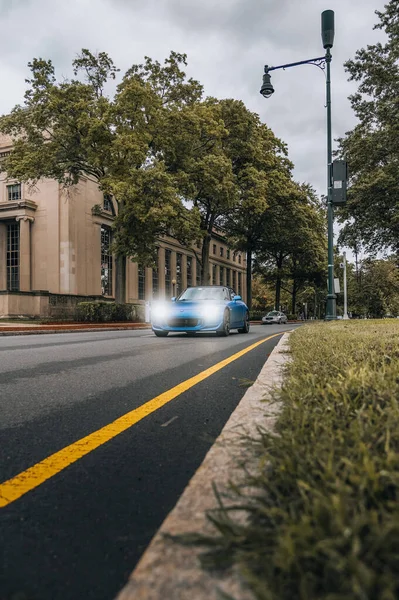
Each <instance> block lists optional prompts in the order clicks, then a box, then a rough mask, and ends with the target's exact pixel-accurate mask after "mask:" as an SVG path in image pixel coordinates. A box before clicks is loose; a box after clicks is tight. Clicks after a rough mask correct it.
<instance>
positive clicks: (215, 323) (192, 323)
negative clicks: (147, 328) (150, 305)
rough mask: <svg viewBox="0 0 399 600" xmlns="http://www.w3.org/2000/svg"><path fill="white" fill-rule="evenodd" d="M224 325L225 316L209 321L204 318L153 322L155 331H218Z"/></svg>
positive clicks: (177, 318) (171, 318) (172, 318)
mask: <svg viewBox="0 0 399 600" xmlns="http://www.w3.org/2000/svg"><path fill="white" fill-rule="evenodd" d="M222 325H223V316H220V317H217V318H216V319H212V320H208V319H204V318H203V317H198V318H196V317H184V318H183V317H173V316H172V317H169V318H168V319H165V320H159V321H158V320H153V322H152V323H151V326H152V329H153V330H154V331H169V332H173V331H175V332H179V331H180V332H185V331H217V330H218V329H220V328H221V327H222Z"/></svg>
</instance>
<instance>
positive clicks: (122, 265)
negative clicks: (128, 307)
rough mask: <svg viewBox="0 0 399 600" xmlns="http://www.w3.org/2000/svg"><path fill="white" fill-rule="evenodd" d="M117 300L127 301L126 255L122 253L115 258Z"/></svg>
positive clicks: (121, 302) (120, 301)
mask: <svg viewBox="0 0 399 600" xmlns="http://www.w3.org/2000/svg"><path fill="white" fill-rule="evenodd" d="M115 302H116V303H117V304H124V303H125V302H126V256H123V255H121V254H118V255H117V256H116V258H115Z"/></svg>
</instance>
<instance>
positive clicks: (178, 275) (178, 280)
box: [176, 253, 183, 296]
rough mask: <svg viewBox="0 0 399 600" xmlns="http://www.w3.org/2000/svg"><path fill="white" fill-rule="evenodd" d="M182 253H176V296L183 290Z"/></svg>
mask: <svg viewBox="0 0 399 600" xmlns="http://www.w3.org/2000/svg"><path fill="white" fill-rule="evenodd" d="M182 259H183V257H182V255H181V254H179V253H177V254H176V296H178V295H179V294H180V292H181V291H182V289H181V285H182V273H181V263H182Z"/></svg>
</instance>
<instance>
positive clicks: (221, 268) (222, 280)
mask: <svg viewBox="0 0 399 600" xmlns="http://www.w3.org/2000/svg"><path fill="white" fill-rule="evenodd" d="M219 278H220V285H224V267H220V275H219Z"/></svg>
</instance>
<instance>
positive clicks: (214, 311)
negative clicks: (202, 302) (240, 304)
mask: <svg viewBox="0 0 399 600" xmlns="http://www.w3.org/2000/svg"><path fill="white" fill-rule="evenodd" d="M219 315H220V306H218V305H217V304H207V305H206V306H203V307H202V309H201V317H202V318H203V319H204V320H205V321H214V320H215V319H217V318H218V317H219Z"/></svg>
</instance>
